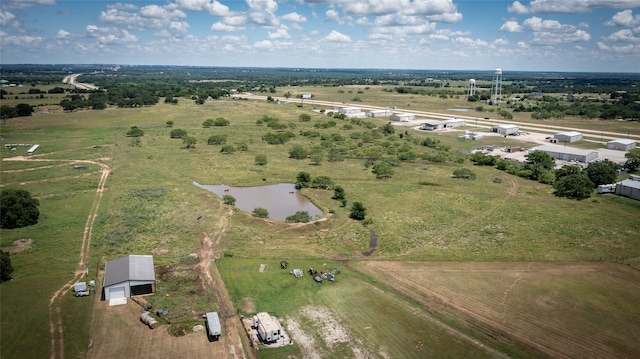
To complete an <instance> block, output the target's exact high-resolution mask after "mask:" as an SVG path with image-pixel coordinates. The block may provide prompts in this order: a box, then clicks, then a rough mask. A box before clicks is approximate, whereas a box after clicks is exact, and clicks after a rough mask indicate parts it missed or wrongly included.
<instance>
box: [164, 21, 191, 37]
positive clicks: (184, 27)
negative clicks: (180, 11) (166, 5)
mask: <svg viewBox="0 0 640 359" xmlns="http://www.w3.org/2000/svg"><path fill="white" fill-rule="evenodd" d="M190 27H191V25H189V23H188V22H186V21H171V23H170V24H169V29H170V30H171V31H172V32H173V33H176V34H186V33H187V31H188V30H189V28H190Z"/></svg>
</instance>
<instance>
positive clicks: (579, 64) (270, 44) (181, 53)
mask: <svg viewBox="0 0 640 359" xmlns="http://www.w3.org/2000/svg"><path fill="white" fill-rule="evenodd" d="M0 63H4V64H9V63H44V64H50V63H58V64H62V63H65V64H84V63H89V64H131V65H135V64H139V65H197V66H256V67H317V68H392V69H443V70H445V69H449V70H485V69H488V70H491V69H494V68H502V69H503V70H504V71H510V70H512V71H519V70H530V71H592V72H640V0H531V1H502V0H493V1H475V0H465V1H452V0H166V1H137V0H129V1H127V0H120V1H102V0H74V1H69V0H2V2H0Z"/></svg>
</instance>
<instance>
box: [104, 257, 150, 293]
mask: <svg viewBox="0 0 640 359" xmlns="http://www.w3.org/2000/svg"><path fill="white" fill-rule="evenodd" d="M155 280H156V274H155V272H154V269H153V256H150V255H129V256H126V257H120V258H116V259H113V260H110V261H107V264H106V265H105V269H104V282H103V286H105V287H107V286H110V285H113V284H117V283H122V282H126V281H155Z"/></svg>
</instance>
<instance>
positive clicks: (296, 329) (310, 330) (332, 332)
mask: <svg viewBox="0 0 640 359" xmlns="http://www.w3.org/2000/svg"><path fill="white" fill-rule="evenodd" d="M301 323H306V325H305V326H304V327H303V326H302V325H301ZM303 328H304V329H303ZM287 330H288V331H289V335H291V337H292V339H293V340H294V341H295V342H296V343H298V344H299V345H300V348H301V350H302V353H303V356H304V357H305V358H323V357H326V356H327V353H325V352H324V351H323V347H325V348H328V350H329V351H331V350H332V349H334V348H336V347H337V346H338V345H339V344H344V345H345V346H347V347H348V348H349V350H351V352H352V353H353V357H354V358H363V359H364V358H376V357H387V355H386V354H385V353H371V352H369V350H368V349H367V348H366V346H365V345H363V343H362V342H361V341H360V340H359V339H358V338H357V337H356V336H355V335H353V334H352V333H350V332H349V330H348V329H347V328H346V327H345V326H344V325H343V324H342V323H341V322H340V320H339V319H338V317H337V316H336V315H335V313H333V312H332V311H330V310H329V309H328V308H326V307H322V306H306V307H303V308H302V309H301V310H300V317H299V318H297V319H295V318H290V319H289V320H287Z"/></svg>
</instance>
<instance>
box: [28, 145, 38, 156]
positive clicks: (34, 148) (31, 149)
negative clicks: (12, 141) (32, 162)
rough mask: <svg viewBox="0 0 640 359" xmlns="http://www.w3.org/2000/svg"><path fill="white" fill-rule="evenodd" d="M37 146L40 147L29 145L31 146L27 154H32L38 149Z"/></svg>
mask: <svg viewBox="0 0 640 359" xmlns="http://www.w3.org/2000/svg"><path fill="white" fill-rule="evenodd" d="M38 147H40V145H33V146H31V148H30V149H29V150H28V151H27V154H28V155H32V154H33V153H34V152H36V151H37V150H38Z"/></svg>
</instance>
